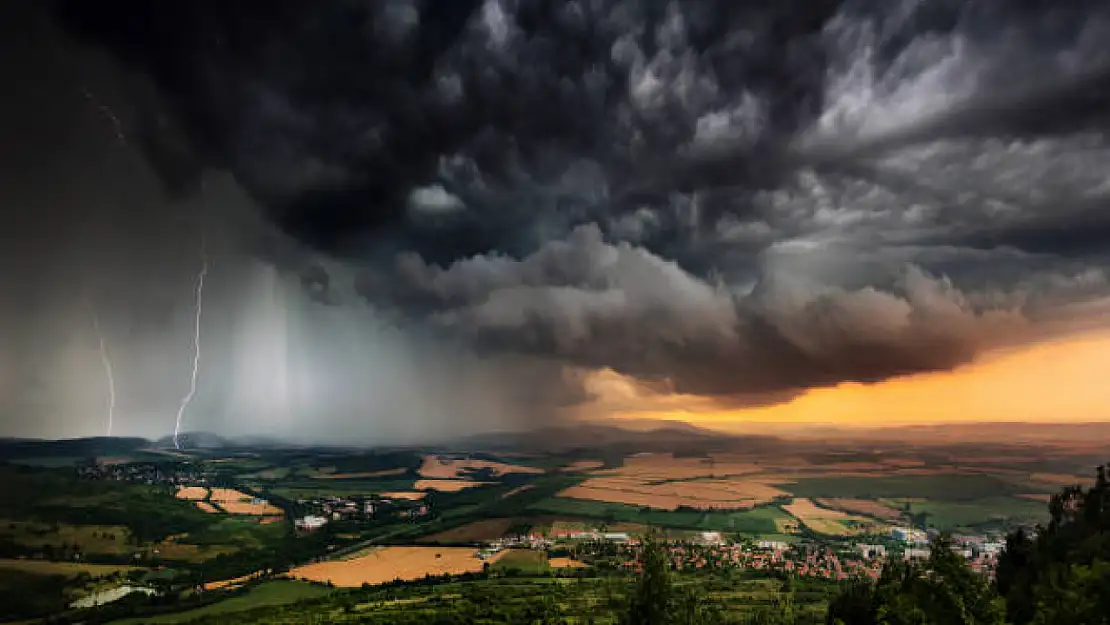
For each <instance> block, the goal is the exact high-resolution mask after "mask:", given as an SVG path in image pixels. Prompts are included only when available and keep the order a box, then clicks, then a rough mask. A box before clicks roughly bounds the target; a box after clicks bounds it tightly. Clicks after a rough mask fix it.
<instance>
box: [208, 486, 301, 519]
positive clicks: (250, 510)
mask: <svg viewBox="0 0 1110 625" xmlns="http://www.w3.org/2000/svg"><path fill="white" fill-rule="evenodd" d="M208 498H209V500H210V501H212V502H214V503H215V504H216V505H217V506H219V507H220V509H222V510H223V511H224V512H227V513H228V514H249V515H255V516H281V515H283V514H285V512H284V511H283V510H282V509H281V508H278V507H277V506H275V505H273V504H271V503H269V502H260V503H254V499H255V498H254V497H253V496H251V495H248V494H246V493H241V492H239V491H237V490H235V489H232V488H213V489H212V492H211V494H210V495H209V497H208Z"/></svg>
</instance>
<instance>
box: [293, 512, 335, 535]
mask: <svg viewBox="0 0 1110 625" xmlns="http://www.w3.org/2000/svg"><path fill="white" fill-rule="evenodd" d="M327 524H328V520H327V519H326V518H324V517H322V516H313V515H308V516H306V517H304V518H301V519H297V520H296V521H294V522H293V525H295V526H296V528H297V529H299V530H301V531H304V532H311V531H313V530H318V529H320V528H321V527H324V526H325V525H327Z"/></svg>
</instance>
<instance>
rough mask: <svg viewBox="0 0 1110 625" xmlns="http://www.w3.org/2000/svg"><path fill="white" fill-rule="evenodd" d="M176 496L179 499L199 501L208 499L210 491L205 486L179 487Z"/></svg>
mask: <svg viewBox="0 0 1110 625" xmlns="http://www.w3.org/2000/svg"><path fill="white" fill-rule="evenodd" d="M176 496H177V498H178V499H185V500H188V501H198V500H201V499H207V498H208V489H207V488H205V487H203V486H179V487H178V488H177V494H176Z"/></svg>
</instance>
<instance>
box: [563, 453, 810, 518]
mask: <svg viewBox="0 0 1110 625" xmlns="http://www.w3.org/2000/svg"><path fill="white" fill-rule="evenodd" d="M760 471H761V469H760V468H759V467H758V466H757V465H755V464H753V463H751V462H746V461H742V460H737V459H735V458H732V457H728V456H717V457H713V458H675V457H674V456H673V455H672V454H637V455H634V456H629V457H628V458H626V459H625V463H624V466H621V467H618V468H615V469H606V470H602V471H596V472H594V474H593V477H590V478H589V479H587V480H586V481H584V482H582V483H581V484H579V485H577V486H572V487H570V488H567V489H564V490H563V491H561V492H560V493H559V496H560V497H573V498H575V499H589V500H594V501H609V502H614V503H623V504H628V505H633V506H647V507H651V508H659V509H663V510H674V509H676V508H678V507H679V506H687V507H691V508H703V509H709V508H713V509H731V510H736V509H745V508H753V507H755V506H757V505H759V504H761V503H766V502H768V501H770V500H772V499H774V498H776V497H783V496H789V494H790V493H787V492H786V491H783V490H781V489H779V488H776V487H775V486H774V485H773V483H777V482H778V481H779V478H778V477H773V476H761V477H760V478H756V477H755V474H757V473H759V472H760Z"/></svg>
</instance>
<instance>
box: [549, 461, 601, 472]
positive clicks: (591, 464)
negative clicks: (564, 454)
mask: <svg viewBox="0 0 1110 625" xmlns="http://www.w3.org/2000/svg"><path fill="white" fill-rule="evenodd" d="M603 466H605V463H604V462H602V461H600V460H575V461H574V462H572V463H570V464H568V465H566V466H564V467H562V468H561V469H560V470H562V471H564V472H566V473H578V472H586V471H593V470H595V469H600V468H601V467H603Z"/></svg>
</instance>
